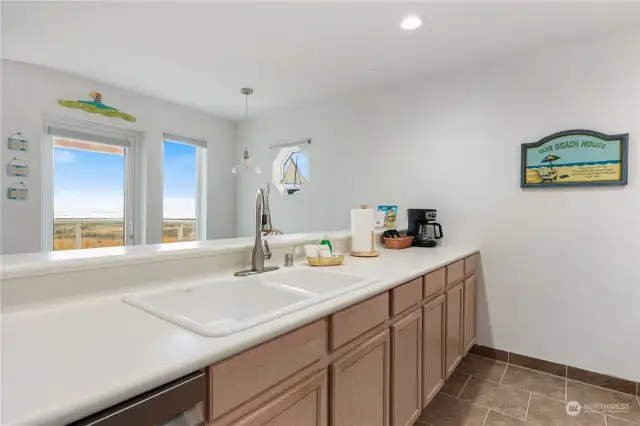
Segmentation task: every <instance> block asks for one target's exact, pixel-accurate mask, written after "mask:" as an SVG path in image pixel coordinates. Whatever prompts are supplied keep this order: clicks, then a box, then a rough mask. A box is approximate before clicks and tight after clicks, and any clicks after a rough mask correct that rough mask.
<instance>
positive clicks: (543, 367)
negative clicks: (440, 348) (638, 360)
mask: <svg viewBox="0 0 640 426" xmlns="http://www.w3.org/2000/svg"><path fill="white" fill-rule="evenodd" d="M469 353H470V354H473V355H476V356H481V357H483V358H489V359H494V360H496V361H501V362H506V363H509V364H513V365H516V366H519V367H525V368H529V369H531V370H536V371H541V372H543V373H548V374H553V375H554V376H559V377H563V378H567V379H571V380H575V381H577V382H582V383H586V384H588V385H593V386H599V387H601V388H605V389H609V390H613V391H617V392H622V393H626V394H628V395H632V396H636V397H640V382H632V381H631V380H626V379H621V378H619V377H614V376H609V375H606V374H601V373H597V372H594V371H588V370H583V369H581V368H577V367H573V366H571V365H565V364H558V363H556V362H552V361H547V360H544V359H540V358H534V357H530V356H527V355H522V354H518V353H515V352H508V351H504V350H502V349H496V348H492V347H490V346H483V345H478V344H475V345H473V347H472V348H471V350H470V351H469Z"/></svg>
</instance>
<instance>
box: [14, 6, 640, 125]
mask: <svg viewBox="0 0 640 426" xmlns="http://www.w3.org/2000/svg"><path fill="white" fill-rule="evenodd" d="M2 8H3V9H2V23H3V27H2V32H3V34H2V35H3V40H2V47H3V56H4V57H5V58H9V59H13V60H19V61H24V62H29V63H34V64H39V65H44V66H49V67H53V68H56V69H60V70H66V71H70V72H73V73H76V74H79V75H82V76H86V77H89V78H92V79H95V80H98V81H102V82H105V83H110V84H114V85H117V86H119V87H123V88H127V89H130V90H133V91H136V92H139V93H143V94H147V95H151V96H155V97H159V98H163V99H166V100H169V101H173V102H177V103H180V104H185V105H190V106H192V107H195V108H198V109H202V110H205V111H208V112H211V113H214V114H217V115H220V116H223V117H229V118H234V119H237V118H240V117H243V115H244V101H243V98H242V96H241V95H240V94H239V89H240V87H243V86H249V87H253V88H255V93H254V95H253V96H252V97H251V99H250V103H249V105H250V110H249V112H250V115H254V114H258V113H261V112H264V111H267V110H269V109H272V108H278V107H284V106H291V105H299V104H302V103H304V102H309V101H312V100H316V99H321V98H325V97H331V96H335V95H338V94H344V93H347V92H354V91H360V90H364V89H367V88H370V87H374V86H379V85H383V84H385V83H390V82H393V81H397V80H401V79H407V78H412V77H415V76H417V75H422V74H428V73H433V72H439V71H443V70H447V69H454V68H459V67H463V66H467V65H469V64H472V63H474V62H482V61H487V60H490V59H491V58H494V57H499V56H503V55H507V54H509V53H513V52H519V51H523V50H527V49H532V48H536V47H543V46H547V45H553V44H554V43H556V42H558V41H559V40H564V39H567V38H572V37H584V36H592V35H594V34H597V33H598V32H606V31H610V30H617V29H621V28H624V27H631V26H636V27H637V26H639V25H638V23H639V22H640V3H638V2H632V3H611V2H602V3H588V2H568V3H561V2H556V3H547V2H544V3H542V2H493V3H482V2H464V3H461V2H449V3H444V2H435V3H426V2H422V3H418V2H407V3H404V2H403V3H400V2H386V3H381V2H377V3H364V2H357V3H328V2H317V3H311V2H300V3H271V2H261V3H246V2H236V3H231V2H229V3H221V2H207V3H179V2H173V3H122V2H106V1H103V2H61V3H52V2H44V3H32V2H29V3H26V2H17V3H9V2H6V1H4V2H2ZM409 13H418V14H422V15H424V16H425V17H426V18H427V22H426V24H425V25H423V27H422V28H420V29H419V30H416V31H414V32H405V31H403V30H401V29H400V27H399V22H400V20H401V18H402V17H403V16H405V15H407V14H409ZM372 69H376V70H372Z"/></svg>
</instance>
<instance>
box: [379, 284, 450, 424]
mask: <svg viewBox="0 0 640 426" xmlns="http://www.w3.org/2000/svg"><path fill="white" fill-rule="evenodd" d="M420 289H421V290H422V288H420ZM440 365H442V363H440ZM391 378H392V379H391V426H411V425H412V424H413V423H414V422H415V421H416V420H417V419H418V417H419V416H420V413H421V412H422V398H421V395H422V308H417V309H416V310H415V311H413V312H411V313H410V314H409V315H407V316H406V317H404V318H402V319H401V320H399V321H398V322H397V323H395V324H393V325H392V326H391Z"/></svg>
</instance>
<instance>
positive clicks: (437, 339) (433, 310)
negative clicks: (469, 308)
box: [422, 295, 446, 409]
mask: <svg viewBox="0 0 640 426" xmlns="http://www.w3.org/2000/svg"><path fill="white" fill-rule="evenodd" d="M422 310H423V313H422V321H423V326H422V328H423V341H422V358H423V361H422V408H423V409H424V408H426V407H427V405H428V404H429V402H431V400H432V399H433V397H434V396H436V394H437V393H438V392H439V391H440V388H442V385H444V381H445V380H446V373H445V367H444V356H445V344H446V340H445V311H446V309H445V296H444V295H442V296H440V297H437V298H436V299H434V300H432V301H431V302H429V303H427V304H426V305H425V306H424V307H423V308H422Z"/></svg>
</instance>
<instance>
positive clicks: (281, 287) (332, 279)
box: [123, 268, 377, 337]
mask: <svg viewBox="0 0 640 426" xmlns="http://www.w3.org/2000/svg"><path fill="white" fill-rule="evenodd" d="M375 282H377V280H375V279H371V278H367V277H359V276H355V275H349V274H344V273H338V272H333V271H324V270H322V271H320V270H315V269H310V268H301V269H290V270H281V271H277V272H269V273H265V274H261V275H255V276H252V277H249V278H234V279H229V280H221V281H209V282H201V283H198V284H193V285H190V286H186V287H183V288H175V289H173V288H172V289H168V290H160V291H155V292H145V293H138V294H129V295H127V296H125V297H124V299H123V301H124V302H125V303H128V304H130V305H133V306H135V307H137V308H140V309H142V310H144V311H146V312H148V313H150V314H152V315H154V316H156V317H159V318H162V319H164V320H166V321H169V322H171V323H173V324H176V325H179V326H181V327H184V328H186V329H187V330H190V331H193V332H195V333H197V334H200V335H202V336H205V337H222V336H228V335H230V334H233V333H237V332H239V331H242V330H246V329H248V328H250V327H255V326H257V325H260V324H263V323H265V322H267V321H271V320H274V319H276V318H280V317H283V316H285V315H288V314H291V313H293V312H296V311H299V310H301V309H304V308H308V307H310V306H313V305H317V304H319V303H322V302H324V301H327V300H330V299H333V298H335V297H338V296H340V295H342V294H345V293H348V292H350V291H353V290H356V289H359V288H362V287H365V286H368V285H371V284H374V283H375Z"/></svg>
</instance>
